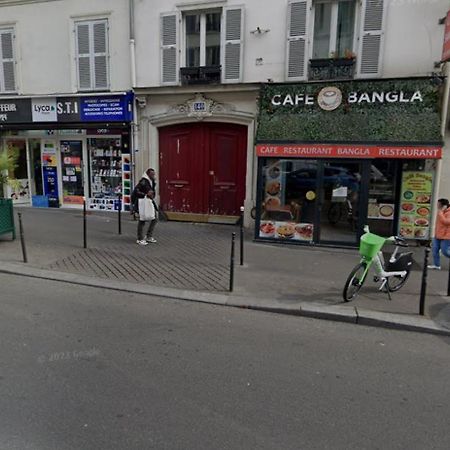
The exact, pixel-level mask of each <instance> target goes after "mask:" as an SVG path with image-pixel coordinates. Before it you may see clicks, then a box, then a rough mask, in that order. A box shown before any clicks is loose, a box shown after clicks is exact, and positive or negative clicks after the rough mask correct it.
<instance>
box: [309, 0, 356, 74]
mask: <svg viewBox="0 0 450 450" xmlns="http://www.w3.org/2000/svg"><path fill="white" fill-rule="evenodd" d="M356 8H357V5H356V2H355V1H354V0H333V1H327V0H317V1H314V3H313V11H312V21H313V27H312V48H311V61H310V67H309V79H310V80H326V79H348V78H353V75H354V67H355V53H354V49H355V45H356V44H355V42H356V41H355V36H356V35H357V33H356Z"/></svg>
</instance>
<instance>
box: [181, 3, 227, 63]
mask: <svg viewBox="0 0 450 450" xmlns="http://www.w3.org/2000/svg"><path fill="white" fill-rule="evenodd" d="M221 18H222V13H221V11H213V12H204V13H194V14H186V15H185V17H184V27H185V49H186V51H185V61H184V66H185V67H200V66H220V43H221V42H220V32H221V28H222V24H221Z"/></svg>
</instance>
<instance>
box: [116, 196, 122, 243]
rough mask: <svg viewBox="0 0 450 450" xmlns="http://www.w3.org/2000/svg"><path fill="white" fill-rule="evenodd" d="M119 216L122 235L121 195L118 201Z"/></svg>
mask: <svg viewBox="0 0 450 450" xmlns="http://www.w3.org/2000/svg"><path fill="white" fill-rule="evenodd" d="M117 209H118V211H117V212H118V214H117V220H118V221H119V222H118V226H119V230H118V231H119V234H122V197H121V195H120V194H119V200H118V208H117Z"/></svg>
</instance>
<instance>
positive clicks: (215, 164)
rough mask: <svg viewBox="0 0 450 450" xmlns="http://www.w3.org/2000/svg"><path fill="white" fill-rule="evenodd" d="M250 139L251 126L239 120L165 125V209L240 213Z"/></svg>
mask: <svg viewBox="0 0 450 450" xmlns="http://www.w3.org/2000/svg"><path fill="white" fill-rule="evenodd" d="M246 142H247V128H246V127H244V126H240V125H231V124H220V123H202V124H184V125H176V126H170V127H165V128H162V129H161V130H160V138H159V162H160V168H159V172H160V174H159V177H160V196H161V204H162V207H163V209H164V210H165V211H167V212H169V213H170V212H172V213H185V214H189V215H193V214H195V215H199V217H198V220H208V217H210V216H238V215H239V208H240V206H242V204H243V201H244V197H245V171H246V155H247V152H246V148H247V145H246ZM200 216H201V217H200Z"/></svg>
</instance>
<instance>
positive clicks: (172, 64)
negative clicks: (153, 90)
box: [160, 12, 180, 85]
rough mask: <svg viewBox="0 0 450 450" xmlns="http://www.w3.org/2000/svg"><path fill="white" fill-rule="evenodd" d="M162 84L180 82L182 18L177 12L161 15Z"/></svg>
mask: <svg viewBox="0 0 450 450" xmlns="http://www.w3.org/2000/svg"><path fill="white" fill-rule="evenodd" d="M160 27H161V30H160V40H161V83H162V84H164V85H176V84H178V80H179V66H180V64H179V60H180V55H179V48H178V39H179V27H180V16H179V13H177V12H171V13H164V14H161V24H160Z"/></svg>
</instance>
